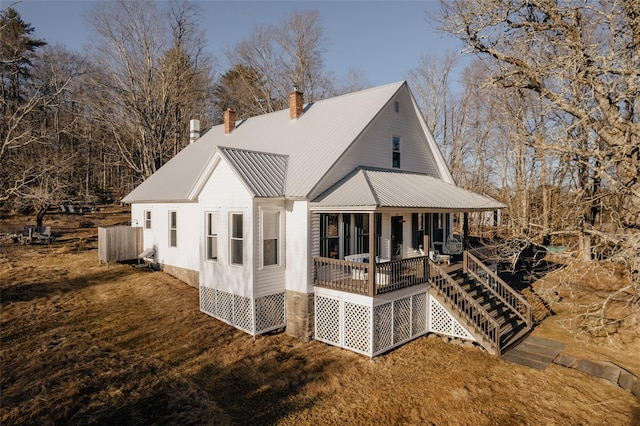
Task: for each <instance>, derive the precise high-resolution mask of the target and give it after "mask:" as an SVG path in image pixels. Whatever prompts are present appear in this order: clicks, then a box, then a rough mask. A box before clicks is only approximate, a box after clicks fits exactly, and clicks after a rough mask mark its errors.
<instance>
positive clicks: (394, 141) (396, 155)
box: [391, 136, 400, 169]
mask: <svg viewBox="0 0 640 426" xmlns="http://www.w3.org/2000/svg"><path fill="white" fill-rule="evenodd" d="M391 151H392V156H393V157H392V161H391V165H392V166H393V168H394V169H399V168H400V136H393V137H392V138H391Z"/></svg>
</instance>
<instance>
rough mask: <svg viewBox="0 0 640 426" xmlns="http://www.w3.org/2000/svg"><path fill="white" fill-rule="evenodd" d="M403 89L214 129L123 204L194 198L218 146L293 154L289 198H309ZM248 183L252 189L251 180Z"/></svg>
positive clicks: (359, 94)
mask: <svg viewBox="0 0 640 426" xmlns="http://www.w3.org/2000/svg"><path fill="white" fill-rule="evenodd" d="M402 87H406V82H404V81H401V82H397V83H392V84H387V85H385V86H379V87H375V88H372V89H367V90H363V91H360V92H354V93H349V94H346V95H341V96H337V97H334V98H330V99H325V100H321V101H317V102H314V103H311V104H307V105H306V106H305V112H304V114H302V115H301V116H300V117H298V118H297V119H293V120H292V119H290V118H289V110H288V109H285V110H281V111H277V112H274V113H270V114H264V115H260V116H257V117H253V118H248V119H244V120H241V121H238V122H237V126H236V128H235V129H234V130H233V131H232V132H231V133H230V134H225V133H224V126H223V125H219V126H215V127H213V128H212V129H211V130H209V131H208V132H207V133H205V134H204V135H203V136H202V137H201V138H200V139H198V140H197V141H196V142H194V143H193V144H191V145H188V146H187V147H186V148H185V149H183V150H182V151H181V152H179V153H178V155H176V156H175V157H174V158H173V159H172V160H170V161H169V162H167V164H165V165H164V166H163V167H161V168H160V169H159V170H158V171H157V172H156V173H154V174H153V175H152V176H151V177H149V178H148V179H147V180H146V181H144V182H143V183H142V184H141V185H140V186H138V187H137V188H136V189H134V190H133V191H132V192H131V193H129V195H127V196H126V197H125V198H124V199H123V200H122V201H123V202H142V201H179V200H185V201H190V200H193V197H197V194H195V195H190V194H191V191H192V190H193V188H194V187H195V184H196V182H198V180H199V179H200V177H201V176H202V175H203V174H204V173H205V172H206V169H207V165H208V164H209V162H210V161H211V159H212V156H213V154H214V153H215V152H216V151H217V150H218V148H219V147H226V148H230V149H237V150H244V151H255V152H262V153H271V154H274V155H281V156H288V160H287V165H286V174H287V176H286V185H285V188H284V192H285V195H286V196H290V197H306V196H307V195H308V194H309V193H310V192H311V190H312V189H313V188H314V186H315V185H317V183H318V182H319V180H320V179H321V178H322V177H323V176H324V175H325V174H326V173H327V171H328V170H329V169H330V168H331V167H332V166H333V165H334V164H335V163H336V162H337V161H338V159H339V158H340V156H342V155H343V153H344V152H345V151H346V149H347V148H349V146H351V144H352V143H353V142H354V141H355V139H356V138H357V137H358V135H359V134H360V133H361V132H362V131H363V130H364V129H365V128H366V127H367V126H368V125H369V124H370V123H371V122H372V121H373V119H374V118H375V117H376V115H377V114H378V113H379V112H380V111H381V110H382V108H383V107H384V106H385V105H386V104H387V103H388V102H389V101H390V100H391V99H392V97H393V96H394V95H395V94H396V93H397V92H398V90H400V89H401V88H402ZM407 90H408V89H407ZM238 156H241V154H238ZM227 157H228V158H230V157H229V156H227ZM231 161H233V160H231ZM237 161H238V166H240V165H241V163H242V165H248V164H249V163H251V162H252V161H257V157H255V156H254V158H253V159H252V160H249V158H245V159H244V160H237ZM266 161H273V159H271V160H266ZM272 165H273V164H272ZM239 174H240V175H241V176H244V177H247V178H249V177H250V173H249V172H248V171H244V172H240V171H239ZM252 179H254V178H252ZM263 183H264V182H262V184H263ZM253 184H255V185H258V182H257V180H255V179H254V181H253ZM247 185H248V186H251V184H250V183H249V182H247ZM259 186H260V185H258V186H256V187H254V188H253V189H252V190H255V191H256V192H257V193H270V192H271V191H276V192H277V190H276V189H275V188H271V189H267V188H266V187H259ZM190 197H192V198H190Z"/></svg>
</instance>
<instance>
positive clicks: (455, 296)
mask: <svg viewBox="0 0 640 426" xmlns="http://www.w3.org/2000/svg"><path fill="white" fill-rule="evenodd" d="M429 282H430V283H431V284H432V286H431V287H432V288H433V289H434V291H435V292H436V293H437V294H438V295H439V296H440V297H442V298H443V299H444V300H445V301H446V302H447V303H449V304H451V305H452V306H454V307H455V308H456V310H457V312H458V313H459V314H460V315H461V316H462V317H463V318H464V319H465V320H466V321H467V322H469V323H470V324H472V325H473V328H474V330H475V331H476V332H478V333H479V334H480V335H482V337H484V338H485V340H487V341H488V342H489V345H490V346H491V348H492V349H493V350H494V351H495V353H496V354H498V355H499V354H500V324H499V323H498V321H497V320H496V319H494V318H493V317H492V316H491V315H489V313H488V312H487V311H486V310H485V309H483V308H482V306H481V305H480V303H478V301H476V300H475V299H474V298H473V297H472V296H471V295H470V294H469V293H467V292H466V291H465V290H464V289H463V288H462V287H461V286H460V285H459V284H458V283H457V282H456V281H455V280H454V279H453V278H451V276H450V275H449V274H447V273H446V272H445V271H444V270H443V269H442V268H440V267H439V266H438V265H435V264H433V263H432V264H431V266H430V275H429Z"/></svg>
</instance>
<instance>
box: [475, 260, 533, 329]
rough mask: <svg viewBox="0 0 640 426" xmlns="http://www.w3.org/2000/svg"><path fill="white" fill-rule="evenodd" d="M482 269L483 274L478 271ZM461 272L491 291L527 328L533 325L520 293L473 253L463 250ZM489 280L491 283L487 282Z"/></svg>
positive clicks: (528, 309) (530, 314)
mask: <svg viewBox="0 0 640 426" xmlns="http://www.w3.org/2000/svg"><path fill="white" fill-rule="evenodd" d="M480 269H481V270H482V271H483V274H482V275H483V276H481V275H480V274H479V273H478V272H479V270H480ZM463 272H464V273H465V274H469V275H471V276H472V277H473V278H475V280H476V281H477V282H479V283H480V284H482V286H483V287H484V288H485V289H486V290H488V291H490V292H491V293H493V294H494V295H495V296H496V297H497V298H498V299H500V300H501V301H502V302H503V303H504V304H506V305H507V306H508V307H509V308H510V309H511V310H512V311H513V312H515V314H516V315H518V316H519V317H520V318H521V319H522V320H523V321H524V322H525V324H526V326H527V328H529V329H530V328H531V327H532V326H533V314H532V310H531V305H530V304H529V302H527V301H526V299H525V298H524V297H522V295H520V294H519V293H518V292H517V291H515V290H514V289H512V288H511V286H509V285H508V284H507V283H506V282H505V281H504V280H503V279H502V278H500V277H499V276H498V274H497V273H496V272H494V271H492V270H491V269H490V268H489V267H487V265H485V264H484V263H482V261H480V259H478V258H477V257H476V256H474V255H473V254H471V253H469V251H467V250H465V251H464V255H463ZM489 281H491V283H490V282H489Z"/></svg>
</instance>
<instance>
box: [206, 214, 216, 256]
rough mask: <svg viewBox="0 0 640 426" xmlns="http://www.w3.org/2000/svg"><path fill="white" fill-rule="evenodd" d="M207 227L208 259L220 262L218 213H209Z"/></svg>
mask: <svg viewBox="0 0 640 426" xmlns="http://www.w3.org/2000/svg"><path fill="white" fill-rule="evenodd" d="M205 221H206V223H205V227H206V237H205V238H206V241H205V247H206V259H207V260H213V261H218V212H207V213H206V219H205Z"/></svg>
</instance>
